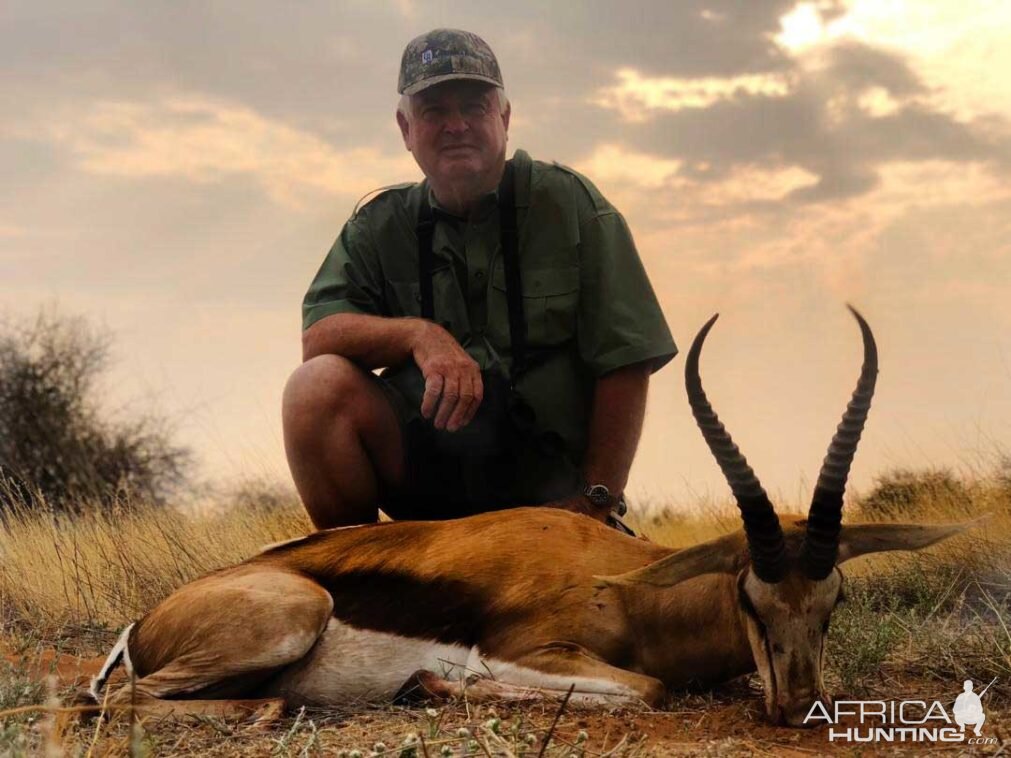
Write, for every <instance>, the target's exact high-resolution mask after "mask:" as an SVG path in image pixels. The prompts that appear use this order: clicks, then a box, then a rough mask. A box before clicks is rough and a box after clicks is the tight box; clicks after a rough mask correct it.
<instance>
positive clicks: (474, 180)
mask: <svg viewBox="0 0 1011 758" xmlns="http://www.w3.org/2000/svg"><path fill="white" fill-rule="evenodd" d="M495 90H496V88H495V87H493V86H491V85H487V84H483V83H481V82H471V81H459V80H457V81H449V82H445V83H443V84H437V85H435V86H434V87H429V88H428V89H426V90H422V91H421V92H419V93H418V94H417V95H415V96H414V97H412V98H411V111H412V113H411V118H410V119H407V118H404V115H403V114H402V113H400V112H399V111H398V112H397V123H398V124H399V125H400V131H401V133H402V134H403V137H404V145H405V146H406V147H407V149H408V150H410V151H411V152H412V153H413V154H414V159H415V160H416V161H417V162H418V165H419V166H420V167H421V170H422V171H423V172H424V173H425V176H427V177H428V178H429V179H430V180H431V181H432V182H433V183H434V184H435V185H437V186H440V185H441V186H444V187H447V188H448V187H454V186H456V187H460V188H461V189H466V188H469V187H475V188H479V189H484V190H485V191H490V190H491V189H492V188H494V186H495V185H497V184H498V177H499V173H500V171H501V166H502V163H503V161H504V160H505V146H506V134H507V132H508V130H509V108H508V107H507V108H506V111H505V113H501V112H500V111H499V99H498V94H497V93H496V91H495Z"/></svg>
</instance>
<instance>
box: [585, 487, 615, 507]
mask: <svg viewBox="0 0 1011 758" xmlns="http://www.w3.org/2000/svg"><path fill="white" fill-rule="evenodd" d="M584 494H585V495H586V497H587V499H589V501H590V502H591V503H593V504H594V505H600V506H604V505H610V503H611V493H610V492H609V491H608V489H607V487H605V486H604V485H603V484H594V485H593V486H592V487H587V488H586V492H585V493H584Z"/></svg>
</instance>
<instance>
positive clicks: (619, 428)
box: [557, 361, 651, 521]
mask: <svg viewBox="0 0 1011 758" xmlns="http://www.w3.org/2000/svg"><path fill="white" fill-rule="evenodd" d="M650 373H651V365H650V361H645V362H642V363H635V364H632V365H631V366H624V367H623V368H619V369H615V370H614V371H611V372H609V373H607V374H604V375H603V376H601V377H600V378H598V379H597V383H596V386H595V387H594V391H593V408H592V410H591V413H590V431H589V438H588V443H587V449H586V456H585V458H584V462H583V477H584V479H585V480H586V481H587V482H588V483H589V484H603V485H604V486H605V487H607V489H608V490H609V491H610V492H611V493H613V494H615V495H618V494H620V493H622V492H624V490H625V485H626V484H627V483H628V472H629V469H630V468H631V467H632V459H633V458H634V457H635V450H636V447H637V446H638V444H639V435H640V434H641V433H642V421H643V418H644V417H645V415H646V393H647V390H648V388H649V376H650ZM557 505H558V506H559V507H561V508H565V509H566V510H572V511H577V512H579V513H585V514H587V515H589V516H592V517H593V518H595V519H598V520H600V521H605V520H606V519H607V517H608V515H609V514H610V508H601V509H594V507H593V506H592V505H590V502H589V501H588V500H587V499H586V498H585V497H584V496H583V495H582V493H579V494H576V495H574V496H573V497H571V498H568V499H566V500H563V501H561V502H559V503H558V504H557Z"/></svg>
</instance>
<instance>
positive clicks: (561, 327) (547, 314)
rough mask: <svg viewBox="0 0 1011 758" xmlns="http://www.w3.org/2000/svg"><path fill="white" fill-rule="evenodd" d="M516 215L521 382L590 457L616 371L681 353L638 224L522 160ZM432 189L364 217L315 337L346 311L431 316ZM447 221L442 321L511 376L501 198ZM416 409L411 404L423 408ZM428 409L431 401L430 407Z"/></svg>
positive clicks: (367, 208) (320, 276) (307, 312)
mask: <svg viewBox="0 0 1011 758" xmlns="http://www.w3.org/2000/svg"><path fill="white" fill-rule="evenodd" d="M513 162H514V164H515V167H516V208H517V224H518V228H519V258H520V270H521V277H522V282H523V312H524V315H525V318H526V322H527V351H528V364H529V366H528V368H527V369H526V370H525V371H524V372H523V374H522V375H521V376H520V377H518V378H517V379H516V387H517V390H518V391H519V392H520V394H521V395H522V396H523V397H524V398H525V399H526V400H527V402H528V403H529V404H530V405H531V406H532V407H533V409H534V412H535V413H536V416H537V426H538V428H539V429H540V430H542V431H545V430H552V431H555V432H557V433H558V434H560V435H561V437H562V439H563V440H564V441H565V443H566V447H567V449H568V452H569V454H570V455H571V456H572V458H573V460H575V461H577V462H579V461H582V458H583V453H584V452H585V449H586V441H587V434H588V427H589V417H590V410H591V402H592V397H593V387H594V383H595V380H596V378H597V377H599V376H601V375H602V374H606V373H607V372H609V371H613V370H614V369H617V368H621V367H623V366H628V365H630V364H633V363H639V362H642V361H651V362H652V366H653V370H654V371H655V370H657V369H659V368H660V367H661V366H663V365H664V364H665V363H667V362H668V361H669V360H670V359H671V358H673V357H674V355H675V354H676V353H677V348H676V347H675V345H674V340H673V339H672V337H671V334H670V330H669V329H668V328H667V324H666V322H665V321H664V317H663V313H662V311H661V310H660V306H659V304H658V303H657V299H656V295H655V294H654V292H653V288H652V287H651V286H650V283H649V279H648V277H647V276H646V272H645V270H644V269H643V266H642V262H641V261H640V260H639V255H638V253H637V252H636V249H635V244H634V242H633V241H632V235H631V234H630V232H629V230H628V226H627V225H626V223H625V219H624V218H622V216H621V214H620V213H618V211H617V210H615V208H614V206H612V205H611V204H610V203H609V202H608V201H607V200H606V199H605V198H604V197H603V196H602V195H601V194H600V192H599V191H598V190H597V188H596V187H594V186H593V184H592V183H590V181H589V180H587V179H586V178H585V177H583V176H582V175H580V174H578V173H576V172H575V171H572V170H571V169H569V168H566V167H564V166H559V165H557V164H550V163H543V162H541V161H533V160H531V159H530V157H529V156H528V155H527V154H526V153H525V152H523V151H522V150H517V151H516V154H515V155H514V157H513ZM423 193H429V188H428V183H427V181H426V182H421V183H420V184H409V185H400V186H397V187H394V188H390V189H388V190H385V191H383V192H382V193H381V194H379V195H377V196H376V197H375V198H373V199H372V200H370V201H369V202H368V203H366V204H365V205H364V206H362V207H361V208H360V209H358V210H357V212H356V213H355V214H354V215H353V216H352V218H351V219H350V220H349V221H348V222H347V223H346V224H345V225H344V228H343V229H342V230H341V233H340V236H339V237H338V238H337V241H336V242H335V243H334V245H333V247H332V248H331V249H330V252H329V253H328V254H327V256H326V259H325V260H324V261H323V265H322V266H321V267H320V269H319V272H318V273H317V274H316V278H315V279H314V280H313V282H312V284H311V285H310V287H309V291H308V292H307V293H306V296H305V300H304V302H303V304H302V317H303V322H302V325H303V328H304V329H307V328H308V327H309V326H311V325H312V324H314V323H315V322H317V321H319V320H320V319H322V318H325V317H327V316H331V315H333V314H335V313H362V314H371V315H376V316H387V317H403V316H414V317H417V316H420V313H421V295H420V286H419V284H418V240H417V236H416V234H415V225H416V223H417V217H418V208H419V205H420V202H421V198H422V197H423ZM429 197H430V199H431V201H432V204H433V209H434V211H435V219H436V224H435V231H434V237H433V241H432V248H433V253H434V266H433V274H432V286H433V292H434V305H435V320H436V321H438V322H439V323H441V324H442V325H443V326H444V327H445V328H446V329H447V330H448V331H449V332H450V333H451V334H452V335H453V336H454V337H455V338H456V339H457V340H458V341H459V342H460V344H461V345H462V346H463V347H464V349H465V350H466V351H467V352H468V353H469V354H470V355H471V356H472V357H473V358H474V360H476V361H477V362H478V364H479V365H480V366H481V369H482V370H486V369H490V368H493V367H494V366H496V365H499V366H501V367H502V368H503V369H504V370H506V371H508V370H509V368H510V366H511V356H510V341H509V312H508V304H507V301H506V286H505V281H506V280H505V269H504V267H503V262H502V252H501V247H500V232H499V212H498V205H497V201H496V197H495V196H494V194H492V195H489V196H488V197H486V198H484V199H483V200H482V202H481V203H479V205H478V207H477V208H476V209H475V210H474V211H473V212H472V213H471V216H470V218H467V219H461V218H456V217H453V216H452V215H451V214H449V213H446V212H444V211H441V210H440V209H439V207H438V205H437V204H436V203H435V202H434V197H433V196H432V195H431V194H429ZM413 400H414V399H411V401H412V402H413ZM417 400H418V404H420V397H419V398H418V399H417Z"/></svg>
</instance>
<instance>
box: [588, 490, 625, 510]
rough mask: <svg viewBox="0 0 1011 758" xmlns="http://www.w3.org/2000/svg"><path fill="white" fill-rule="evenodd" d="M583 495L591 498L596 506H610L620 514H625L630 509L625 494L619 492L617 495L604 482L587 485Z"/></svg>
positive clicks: (591, 502) (591, 501)
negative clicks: (626, 503)
mask: <svg viewBox="0 0 1011 758" xmlns="http://www.w3.org/2000/svg"><path fill="white" fill-rule="evenodd" d="M583 497H585V498H586V499H587V500H589V501H590V504H591V505H593V506H594V507H596V508H610V509H611V510H612V511H613V512H614V513H615V514H617V515H618V516H624V515H625V513H626V512H627V511H628V506H626V505H625V496H624V494H619V495H618V496H617V497H615V496H614V495H612V494H611V491H610V490H609V489H607V487H606V485H603V484H588V485H586V489H584V490H583Z"/></svg>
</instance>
